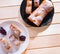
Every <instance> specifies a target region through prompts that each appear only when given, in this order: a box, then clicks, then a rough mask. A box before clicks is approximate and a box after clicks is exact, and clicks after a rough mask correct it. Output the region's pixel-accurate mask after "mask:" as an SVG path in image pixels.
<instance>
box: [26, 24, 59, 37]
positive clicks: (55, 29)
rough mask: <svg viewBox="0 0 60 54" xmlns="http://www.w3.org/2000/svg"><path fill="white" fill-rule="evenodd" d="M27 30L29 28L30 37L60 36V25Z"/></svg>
mask: <svg viewBox="0 0 60 54" xmlns="http://www.w3.org/2000/svg"><path fill="white" fill-rule="evenodd" d="M27 28H28V31H29V34H30V37H36V36H46V35H52V34H60V24H53V25H50V26H44V27H39V28H37V27H27ZM31 31H32V32H31Z"/></svg>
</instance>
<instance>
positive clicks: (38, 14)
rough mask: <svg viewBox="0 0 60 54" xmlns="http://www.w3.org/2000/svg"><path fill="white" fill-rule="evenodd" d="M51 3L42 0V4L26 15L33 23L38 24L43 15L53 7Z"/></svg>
mask: <svg viewBox="0 0 60 54" xmlns="http://www.w3.org/2000/svg"><path fill="white" fill-rule="evenodd" d="M53 7H54V6H53V3H52V2H51V1H49V0H44V1H43V2H42V4H41V5H40V6H39V7H38V8H37V9H36V10H35V11H34V12H33V13H32V14H31V15H30V16H29V17H28V19H29V20H30V21H31V22H33V23H34V24H35V25H37V26H39V25H40V24H41V23H42V21H43V19H44V17H45V16H46V15H47V14H48V13H49V12H50V11H52V9H53Z"/></svg>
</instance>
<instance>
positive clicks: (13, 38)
mask: <svg viewBox="0 0 60 54" xmlns="http://www.w3.org/2000/svg"><path fill="white" fill-rule="evenodd" d="M9 40H10V42H11V43H12V44H13V45H14V46H17V47H19V46H20V41H19V40H18V39H16V38H15V36H14V35H13V34H12V35H10V36H9Z"/></svg>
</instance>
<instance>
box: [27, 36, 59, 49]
mask: <svg viewBox="0 0 60 54" xmlns="http://www.w3.org/2000/svg"><path fill="white" fill-rule="evenodd" d="M54 46H55V47H56V46H60V35H50V36H49V35H48V36H41V37H35V38H32V39H30V44H29V46H28V48H27V49H29V50H32V49H44V48H51V47H54Z"/></svg>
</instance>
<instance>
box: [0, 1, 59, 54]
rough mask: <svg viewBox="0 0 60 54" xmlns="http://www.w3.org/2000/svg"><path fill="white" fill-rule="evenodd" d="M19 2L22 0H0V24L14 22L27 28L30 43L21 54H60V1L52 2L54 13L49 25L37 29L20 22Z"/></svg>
mask: <svg viewBox="0 0 60 54" xmlns="http://www.w3.org/2000/svg"><path fill="white" fill-rule="evenodd" d="M21 2H22V0H0V23H2V22H4V21H8V20H9V21H10V20H14V21H18V22H19V23H22V24H24V25H25V26H26V27H27V29H28V31H29V35H30V43H29V45H28V47H27V49H26V51H25V52H23V54H60V0H52V2H53V4H54V8H55V13H54V17H53V21H52V23H51V25H50V26H49V25H46V26H44V27H39V28H37V27H36V28H34V27H31V26H29V25H27V24H26V23H25V22H24V21H23V20H22V18H21V16H20V5H21ZM45 29H46V30H45Z"/></svg>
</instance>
